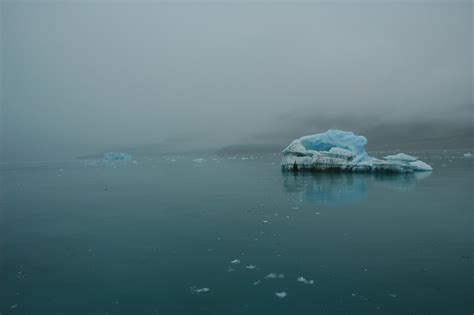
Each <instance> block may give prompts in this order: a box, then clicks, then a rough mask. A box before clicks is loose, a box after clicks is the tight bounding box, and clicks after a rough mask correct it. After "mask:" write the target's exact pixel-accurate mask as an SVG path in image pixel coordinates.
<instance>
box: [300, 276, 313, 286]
mask: <svg viewBox="0 0 474 315" xmlns="http://www.w3.org/2000/svg"><path fill="white" fill-rule="evenodd" d="M296 281H299V282H302V283H304V284H311V285H312V284H314V280H306V279H305V278H304V277H298V278H297V279H296Z"/></svg>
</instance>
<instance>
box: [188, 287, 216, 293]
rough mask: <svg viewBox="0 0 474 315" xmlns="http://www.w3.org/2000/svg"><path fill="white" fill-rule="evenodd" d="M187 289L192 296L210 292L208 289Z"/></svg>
mask: <svg viewBox="0 0 474 315" xmlns="http://www.w3.org/2000/svg"><path fill="white" fill-rule="evenodd" d="M189 289H190V290H191V293H192V294H200V293H206V292H209V291H211V289H209V288H199V289H198V288H197V287H196V286H193V287H190V288H189Z"/></svg>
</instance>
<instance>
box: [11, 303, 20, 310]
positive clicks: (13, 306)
mask: <svg viewBox="0 0 474 315" xmlns="http://www.w3.org/2000/svg"><path fill="white" fill-rule="evenodd" d="M17 307H18V304H13V305H12V306H10V309H11V310H13V309H15V308H17Z"/></svg>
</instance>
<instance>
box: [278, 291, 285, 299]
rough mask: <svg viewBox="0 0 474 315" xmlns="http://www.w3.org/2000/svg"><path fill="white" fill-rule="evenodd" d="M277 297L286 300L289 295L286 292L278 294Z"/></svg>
mask: <svg viewBox="0 0 474 315" xmlns="http://www.w3.org/2000/svg"><path fill="white" fill-rule="evenodd" d="M275 295H276V296H277V297H278V298H279V299H284V298H286V296H287V295H288V294H287V293H286V292H276V293H275Z"/></svg>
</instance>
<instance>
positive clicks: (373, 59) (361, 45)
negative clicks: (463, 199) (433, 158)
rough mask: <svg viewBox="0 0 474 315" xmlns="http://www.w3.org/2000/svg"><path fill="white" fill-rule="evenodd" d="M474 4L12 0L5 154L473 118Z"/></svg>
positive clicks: (6, 11)
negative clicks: (314, 125)
mask: <svg viewBox="0 0 474 315" xmlns="http://www.w3.org/2000/svg"><path fill="white" fill-rule="evenodd" d="M472 7H473V4H472V1H470V0H466V1H441V2H440V1H390V2H383V3H381V2H379V3H377V2H375V1H372V2H368V1H365V2H363V1H335V2H329V1H319V2H316V1H315V2H298V1H288V2H271V1H265V2H248V1H247V2H239V1H233V2H226V3H218V2H200V1H194V2H182V1H180V2H156V1H155V2H132V1H130V2H113V1H100V2H99V1H54V2H53V1H51V2H46V1H3V2H2V3H1V11H2V12H1V17H0V19H1V35H2V45H1V55H2V68H0V70H1V73H2V79H3V89H2V98H1V101H2V103H1V106H2V107H1V109H2V113H1V114H2V115H1V117H2V122H1V128H2V135H3V141H2V149H3V150H2V152H3V158H4V159H5V160H7V161H20V160H44V159H67V158H74V157H75V156H78V155H84V154H91V153H96V152H101V151H103V150H107V149H112V148H115V147H123V146H128V145H142V144H152V143H160V142H163V141H164V142H167V143H170V142H172V141H176V142H177V143H179V144H181V143H182V145H183V146H186V145H191V146H192V145H196V144H202V145H203V146H215V145H221V144H232V143H239V142H242V141H248V139H251V138H252V137H253V136H254V135H258V134H264V133H272V132H278V130H286V129H291V128H289V126H288V125H290V124H298V121H299V120H304V119H305V118H307V117H314V118H315V120H317V117H323V118H324V119H326V120H331V119H334V121H337V120H338V117H346V119H347V117H351V119H353V120H354V121H358V122H360V123H361V124H374V122H377V123H381V124H383V123H388V122H390V123H398V122H417V121H434V122H438V121H446V122H449V123H455V122H456V123H463V124H469V123H472V119H473V117H472V108H473V94H472V91H473V81H472V72H473V62H472V59H473V34H472V33H473V31H472V28H473V24H472V23H473V21H472V16H473V8H472ZM340 127H341V128H343V127H344V126H340ZM285 128H286V129H285Z"/></svg>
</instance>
